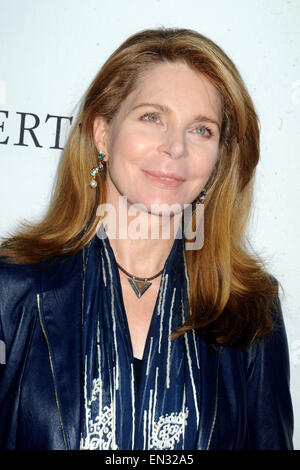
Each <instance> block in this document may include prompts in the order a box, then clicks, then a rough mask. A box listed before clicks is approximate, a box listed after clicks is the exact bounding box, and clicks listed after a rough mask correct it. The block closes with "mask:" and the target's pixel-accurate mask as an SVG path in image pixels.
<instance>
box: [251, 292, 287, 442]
mask: <svg viewBox="0 0 300 470" xmlns="http://www.w3.org/2000/svg"><path fill="white" fill-rule="evenodd" d="M273 313H274V331H273V332H272V334H271V335H270V336H269V337H267V338H266V339H265V340H263V341H260V342H258V343H257V344H256V346H255V347H253V348H252V351H251V352H249V356H248V360H250V366H249V369H248V377H247V403H248V417H247V422H248V436H249V445H250V448H251V449H258V450H292V449H293V442H292V436H293V410H292V402H291V395H290V387H289V381H290V365H289V352H288V344H287V337H286V331H285V326H284V321H283V317H282V311H281V305H280V301H279V298H278V297H277V301H276V305H275V308H274V312H273Z"/></svg>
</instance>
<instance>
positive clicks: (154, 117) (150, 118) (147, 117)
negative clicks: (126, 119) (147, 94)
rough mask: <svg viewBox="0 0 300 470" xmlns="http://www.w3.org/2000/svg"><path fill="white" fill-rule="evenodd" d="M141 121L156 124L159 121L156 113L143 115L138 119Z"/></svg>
mask: <svg viewBox="0 0 300 470" xmlns="http://www.w3.org/2000/svg"><path fill="white" fill-rule="evenodd" d="M139 119H140V120H141V121H148V122H154V123H157V122H158V121H159V116H158V114H156V113H145V114H143V116H141V117H140V118H139Z"/></svg>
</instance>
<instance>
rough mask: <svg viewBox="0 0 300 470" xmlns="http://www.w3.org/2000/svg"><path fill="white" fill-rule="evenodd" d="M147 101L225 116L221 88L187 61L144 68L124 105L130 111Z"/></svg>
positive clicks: (219, 116) (188, 110)
mask: <svg viewBox="0 0 300 470" xmlns="http://www.w3.org/2000/svg"><path fill="white" fill-rule="evenodd" d="M143 102H145V103H156V104H162V105H166V106H167V107H170V109H173V108H174V107H175V108H176V110H177V109H180V110H181V111H182V112H187V113H188V112H190V113H194V112H197V113H198V114H199V113H200V112H204V111H206V112H210V114H213V115H214V117H217V118H218V119H219V120H220V119H221V98H220V95H219V92H218V90H217V89H216V88H215V87H214V86H213V84H212V83H211V82H210V81H209V80H208V79H207V78H206V77H205V76H204V75H203V74H201V73H200V72H198V71H195V70H193V69H191V68H190V67H189V66H188V65H185V64H184V63H179V62H178V63H177V62H176V63H162V64H158V65H154V66H153V67H151V68H150V69H148V70H146V71H144V72H143V73H142V74H141V75H140V76H139V78H138V80H137V84H136V87H135V89H134V90H133V91H132V92H131V93H130V94H129V95H128V96H127V98H126V99H125V100H124V102H123V106H124V108H126V109H127V111H130V108H132V107H134V106H136V105H138V104H139V103H143ZM124 110H125V109H124Z"/></svg>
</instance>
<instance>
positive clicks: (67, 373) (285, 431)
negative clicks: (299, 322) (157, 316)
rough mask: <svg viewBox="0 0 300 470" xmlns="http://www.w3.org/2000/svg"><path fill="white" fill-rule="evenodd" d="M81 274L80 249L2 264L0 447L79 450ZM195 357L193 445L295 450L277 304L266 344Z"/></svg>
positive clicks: (205, 352)
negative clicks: (196, 437)
mask: <svg viewBox="0 0 300 470" xmlns="http://www.w3.org/2000/svg"><path fill="white" fill-rule="evenodd" d="M96 244H97V240H96V239H94V240H93V241H92V242H91V245H90V249H91V250H93V249H97V247H96ZM40 268H41V269H40ZM84 278H85V268H84V250H82V252H79V253H77V254H76V255H74V256H72V257H69V258H67V259H65V260H64V261H60V262H57V263H54V264H53V265H52V266H50V267H48V268H47V269H46V268H44V267H43V265H42V267H41V266H25V265H22V266H19V265H18V266H16V265H8V264H0V339H1V340H2V341H4V342H5V344H6V364H2V365H0V448H1V449H79V441H80V410H81V394H82V371H81V329H82V304H83V296H84ZM200 358H201V363H200V371H201V372H200V373H201V383H202V391H201V403H200V406H199V410H200V427H201V429H200V436H201V438H200V445H201V449H224V450H226V449H292V448H293V444H292V432H293V413H292V405H291V397H290V392H289V357H288V349H287V342H286V334H285V329H284V325H283V321H282V315H281V311H280V305H279V303H278V312H277V328H276V330H275V332H274V333H273V334H272V336H270V337H269V338H268V339H267V341H266V342H265V343H263V342H258V343H256V344H255V345H253V346H252V347H251V348H249V350H248V351H246V352H241V351H238V350H236V349H234V348H230V347H223V348H219V351H218V353H212V352H210V351H209V349H208V347H207V345H206V343H205V342H203V343H201V355H200Z"/></svg>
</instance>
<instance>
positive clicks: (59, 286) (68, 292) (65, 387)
mask: <svg viewBox="0 0 300 470" xmlns="http://www.w3.org/2000/svg"><path fill="white" fill-rule="evenodd" d="M43 274H44V275H43V278H44V279H45V282H44V283H42V292H41V293H40V294H39V295H38V296H37V301H38V308H39V316H40V324H41V328H42V330H43V334H44V337H45V340H46V343H47V347H48V356H49V363H50V368H51V375H52V381H53V387H54V391H55V399H56V407H57V412H58V415H59V422H60V427H61V429H60V430H58V429H57V430H56V431H55V432H57V433H59V434H60V435H61V436H62V440H63V442H62V445H63V447H64V448H65V449H78V448H79V439H80V403H81V390H82V383H81V366H82V358H81V322H82V302H83V269H82V252H81V253H79V254H78V255H75V256H72V257H71V258H68V259H67V260H66V261H63V262H62V263H60V264H59V265H54V266H52V267H51V268H50V269H49V270H48V269H46V270H45V271H44V273H43ZM49 287H50V289H49Z"/></svg>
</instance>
